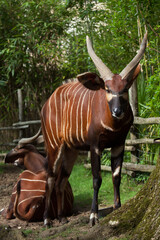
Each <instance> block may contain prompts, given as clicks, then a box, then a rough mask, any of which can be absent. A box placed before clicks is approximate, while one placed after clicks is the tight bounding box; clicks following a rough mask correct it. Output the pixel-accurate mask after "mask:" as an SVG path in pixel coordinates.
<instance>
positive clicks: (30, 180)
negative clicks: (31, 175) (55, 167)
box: [20, 178, 46, 183]
mask: <svg viewBox="0 0 160 240" xmlns="http://www.w3.org/2000/svg"><path fill="white" fill-rule="evenodd" d="M20 180H23V181H28V182H43V183H46V181H44V180H38V179H28V178H21V179H20Z"/></svg>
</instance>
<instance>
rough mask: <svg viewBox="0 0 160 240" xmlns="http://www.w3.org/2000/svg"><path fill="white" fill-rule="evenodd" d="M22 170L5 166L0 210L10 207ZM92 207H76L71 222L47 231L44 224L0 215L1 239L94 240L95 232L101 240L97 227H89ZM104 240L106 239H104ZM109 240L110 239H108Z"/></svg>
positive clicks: (0, 176)
mask: <svg viewBox="0 0 160 240" xmlns="http://www.w3.org/2000/svg"><path fill="white" fill-rule="evenodd" d="M21 171H22V170H21V169H19V168H18V167H16V166H13V165H5V166H4V167H3V173H0V210H1V209H2V208H6V207H8V204H9V201H10V196H11V193H12V189H13V186H14V184H15V183H16V180H17V178H18V175H19V174H20V173H21ZM89 209H90V206H86V208H85V209H84V208H83V209H81V208H80V207H79V206H74V209H73V215H72V216H71V217H68V220H69V222H68V223H67V224H65V225H61V224H60V223H59V222H58V220H54V221H53V222H52V226H51V228H49V229H47V228H45V227H44V226H43V222H32V223H31V222H29V223H28V222H25V221H21V220H19V219H12V220H6V219H4V218H3V217H2V216H1V215H0V239H1V240H3V239H12V240H16V239H17V240H22V239H28V240H29V239H34V240H36V239H37V240H38V239H39V240H40V239H43V240H45V239H46V240H47V239H56V240H61V239H66V240H71V239H72V240H73V239H75V240H80V239H83V240H84V239H93V237H91V238H90V235H92V236H93V232H94V231H95V239H97V240H98V239H102V238H99V237H98V236H96V235H97V230H96V227H93V228H90V227H89V214H90V211H89ZM104 239H106V238H105V237H104ZM107 239H108V238H107Z"/></svg>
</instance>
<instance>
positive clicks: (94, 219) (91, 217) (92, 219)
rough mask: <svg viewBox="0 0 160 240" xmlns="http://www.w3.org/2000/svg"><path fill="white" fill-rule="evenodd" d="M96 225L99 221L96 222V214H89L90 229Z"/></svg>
mask: <svg viewBox="0 0 160 240" xmlns="http://www.w3.org/2000/svg"><path fill="white" fill-rule="evenodd" d="M98 223H99V220H98V215H97V213H91V215H90V220H89V225H90V227H93V226H94V225H96V224H98Z"/></svg>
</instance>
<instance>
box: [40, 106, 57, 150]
mask: <svg viewBox="0 0 160 240" xmlns="http://www.w3.org/2000/svg"><path fill="white" fill-rule="evenodd" d="M42 121H43V125H44V128H45V132H46V134H47V138H48V140H49V143H50V145H51V147H52V148H53V149H55V146H53V144H52V141H51V139H50V137H49V134H48V131H47V128H46V125H45V122H44V115H43V108H42Z"/></svg>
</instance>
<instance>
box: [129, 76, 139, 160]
mask: <svg viewBox="0 0 160 240" xmlns="http://www.w3.org/2000/svg"><path fill="white" fill-rule="evenodd" d="M129 97H130V105H131V108H132V111H133V116H134V117H135V116H138V96H137V80H135V81H134V82H133V84H132V87H131V88H130V89H129ZM130 138H131V140H135V139H137V138H138V128H137V126H135V125H132V127H131V129H130ZM131 162H132V163H138V146H137V145H136V146H135V151H133V152H131Z"/></svg>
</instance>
